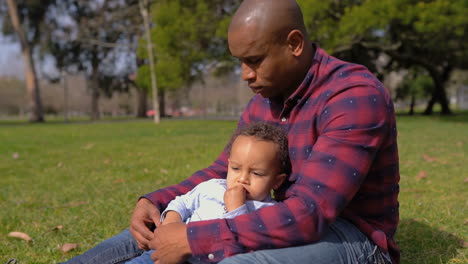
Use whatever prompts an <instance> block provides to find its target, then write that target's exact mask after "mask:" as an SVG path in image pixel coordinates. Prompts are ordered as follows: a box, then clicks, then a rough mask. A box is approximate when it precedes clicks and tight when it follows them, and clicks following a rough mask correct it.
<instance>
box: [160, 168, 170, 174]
mask: <svg viewBox="0 0 468 264" xmlns="http://www.w3.org/2000/svg"><path fill="white" fill-rule="evenodd" d="M159 171H160V172H161V173H164V174H167V173H168V171H167V170H166V169H160V170H159Z"/></svg>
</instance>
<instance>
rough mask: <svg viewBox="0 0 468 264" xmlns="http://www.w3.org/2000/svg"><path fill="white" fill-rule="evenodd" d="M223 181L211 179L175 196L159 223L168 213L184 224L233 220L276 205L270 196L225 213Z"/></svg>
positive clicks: (249, 201)
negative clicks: (175, 214)
mask: <svg viewBox="0 0 468 264" xmlns="http://www.w3.org/2000/svg"><path fill="white" fill-rule="evenodd" d="M226 188H227V187H226V180H225V179H211V180H209V181H206V182H202V183H200V184H198V185H197V186H196V187H195V188H193V189H192V190H191V191H190V192H188V193H186V194H184V195H181V196H177V197H176V198H175V199H174V200H172V201H171V202H170V203H169V204H168V206H167V208H166V210H164V212H163V213H162V215H161V222H162V221H163V220H164V218H165V216H166V213H167V212H168V211H176V212H177V213H179V214H180V216H181V218H182V221H183V222H185V223H189V222H193V221H202V220H211V219H219V218H234V217H236V216H238V215H242V214H247V213H249V212H253V211H255V210H258V209H260V208H263V207H267V206H271V205H274V204H275V203H276V201H275V200H273V199H272V198H271V197H270V196H268V197H267V198H266V199H265V200H263V201H254V200H248V201H246V202H245V204H244V205H242V206H240V207H239V208H237V209H235V210H233V211H231V212H226V210H225V204H224V192H225V191H226Z"/></svg>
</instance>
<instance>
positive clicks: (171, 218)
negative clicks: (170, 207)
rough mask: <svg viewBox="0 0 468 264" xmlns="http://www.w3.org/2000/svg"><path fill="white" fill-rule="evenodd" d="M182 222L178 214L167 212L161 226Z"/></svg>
mask: <svg viewBox="0 0 468 264" xmlns="http://www.w3.org/2000/svg"><path fill="white" fill-rule="evenodd" d="M181 222H182V217H181V216H180V214H179V213H178V212H176V211H168V212H167V213H166V217H165V218H164V220H163V222H162V224H163V225H166V224H170V223H181Z"/></svg>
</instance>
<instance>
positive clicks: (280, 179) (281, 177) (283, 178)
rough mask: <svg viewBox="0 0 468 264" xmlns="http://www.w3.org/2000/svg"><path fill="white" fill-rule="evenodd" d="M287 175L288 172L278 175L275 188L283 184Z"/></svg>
mask: <svg viewBox="0 0 468 264" xmlns="http://www.w3.org/2000/svg"><path fill="white" fill-rule="evenodd" d="M286 176H288V175H287V174H286V173H281V174H278V175H277V176H276V182H275V184H274V185H273V190H277V189H278V188H279V187H280V186H281V184H283V182H284V180H285V179H286Z"/></svg>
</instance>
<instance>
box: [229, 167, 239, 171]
mask: <svg viewBox="0 0 468 264" xmlns="http://www.w3.org/2000/svg"><path fill="white" fill-rule="evenodd" d="M231 170H235V171H237V170H239V168H238V167H231Z"/></svg>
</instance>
